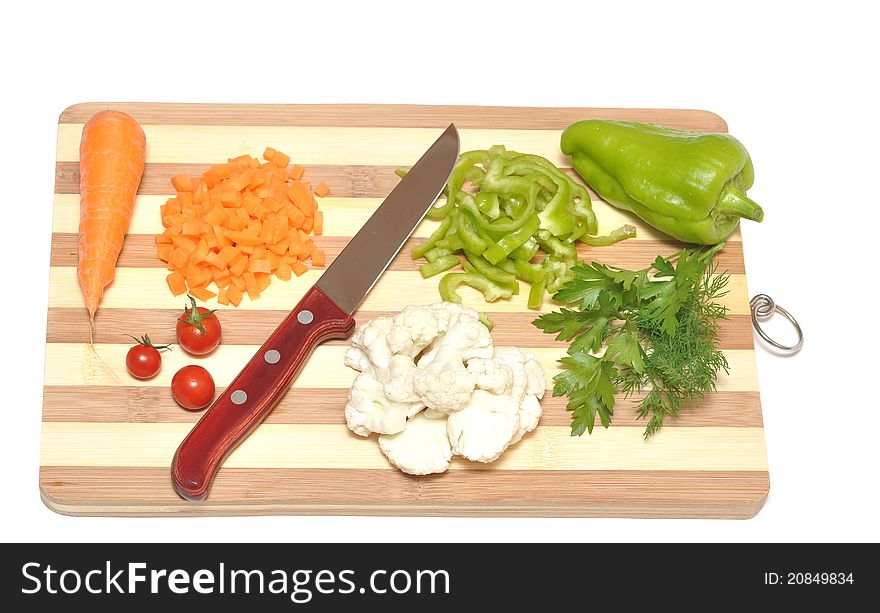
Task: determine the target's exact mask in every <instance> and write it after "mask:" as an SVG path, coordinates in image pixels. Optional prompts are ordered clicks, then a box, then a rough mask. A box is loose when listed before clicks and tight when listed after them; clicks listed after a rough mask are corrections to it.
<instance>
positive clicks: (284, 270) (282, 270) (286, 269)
mask: <svg viewBox="0 0 880 613" xmlns="http://www.w3.org/2000/svg"><path fill="white" fill-rule="evenodd" d="M292 272H293V271H292V270H291V269H290V264H287V263H282V264H279V265H278V268H276V269H275V276H276V277H278V278H279V279H281V280H282V281H290V275H291V273H292Z"/></svg>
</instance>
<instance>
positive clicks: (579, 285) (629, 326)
mask: <svg viewBox="0 0 880 613" xmlns="http://www.w3.org/2000/svg"><path fill="white" fill-rule="evenodd" d="M723 246H724V244H723V243H721V244H718V245H715V246H713V247H704V248H691V249H683V250H682V251H680V252H678V253H676V254H674V255H672V256H669V257H667V258H664V257H661V256H658V257H657V259H656V260H654V263H653V264H652V265H651V266H648V267H647V268H643V269H642V270H637V271H630V270H624V269H622V268H616V267H614V266H608V265H605V264H599V263H596V262H593V263H591V264H585V263H581V264H578V265H576V266H574V267H573V268H572V270H571V271H572V273H573V275H574V276H573V278H572V279H571V280H570V281H568V282H567V283H566V284H565V285H564V286H563V287H562V288H561V289H560V290H559V291H558V292H557V293H556V294H555V295H554V297H553V298H554V299H555V300H556V301H558V302H561V303H565V304H568V305H576V306H577V308H561V309H559V310H558V311H554V312H552V313H547V314H545V315H542V316H541V317H540V318H538V319H536V320H535V321H534V322H533V323H534V325H535V326H537V327H538V328H540V329H541V330H543V331H544V332H546V333H547V334H555V335H556V339H557V340H561V341H569V342H570V345H569V347H568V355H567V356H566V357H564V358H562V359H561V360H560V362H562V363H563V364H564V365H565V366H566V367H567V368H566V369H565V370H564V371H563V372H561V373H559V374H558V375H556V377H554V381H555V385H554V387H553V395H554V396H567V397H568V404H567V408H568V410H569V411H571V413H572V422H571V433H572V436H580V435H582V434H583V433H584V432H589V433H592V432H593V427H594V426H595V423H596V417H598V418H599V421H600V422H601V424H602V425H603V426H604V427H606V428H607V427H608V426H609V425H610V424H611V419H612V417H613V415H614V403H615V401H614V396H615V394H617V393H622V394H623V395H624V396H625V397H627V398H630V397H633V396H636V395H639V396H641V397H640V398H639V399H638V400H636V410H637V411H638V416H639V418H640V419H647V424H646V426H645V438H647V437H649V436H650V435H652V434H654V433H655V432H656V431H657V430H659V429H660V428H661V427H662V426H663V420H664V419H665V418H666V417H667V416H672V417H676V416H677V415H678V413H679V411H680V410H681V408H682V407H684V406H687V405H690V404H693V403H695V402H696V401H698V400H700V399H701V398H702V397H703V396H704V395H705V394H706V393H707V392H711V391H714V390H715V380H716V378H717V376H718V372H719V371H720V370H722V369H723V370H724V371H725V372H727V370H728V364H727V360H726V358H725V357H724V354H723V353H722V352H721V351H720V350H719V349H718V323H719V321H720V320H722V319H727V307H725V306H723V305H721V304H718V303H717V302H716V299H718V298H720V297H722V296H724V295H725V294H726V293H727V290H726V287H727V283H728V280H729V275H728V274H727V273H723V274H718V273H717V270H716V265H715V261H714V260H715V254H716V253H717V252H718V251H719V250H720V249H721V248H722V247H723ZM603 350H604V351H603ZM642 392H645V393H644V395H642Z"/></svg>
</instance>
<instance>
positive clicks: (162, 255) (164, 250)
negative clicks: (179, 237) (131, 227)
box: [156, 243, 174, 262]
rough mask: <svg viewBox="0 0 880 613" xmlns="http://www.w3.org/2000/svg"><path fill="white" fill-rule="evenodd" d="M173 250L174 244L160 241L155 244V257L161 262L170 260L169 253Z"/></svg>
mask: <svg viewBox="0 0 880 613" xmlns="http://www.w3.org/2000/svg"><path fill="white" fill-rule="evenodd" d="M173 252H174V246H173V245H170V244H168V243H160V244H158V245H156V257H158V258H159V259H160V260H162V261H163V262H169V261H171V254H172V253H173Z"/></svg>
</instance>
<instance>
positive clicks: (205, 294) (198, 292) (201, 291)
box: [189, 287, 217, 302]
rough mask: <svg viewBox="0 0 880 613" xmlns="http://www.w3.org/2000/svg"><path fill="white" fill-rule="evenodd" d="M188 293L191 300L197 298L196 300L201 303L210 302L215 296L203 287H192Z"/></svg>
mask: <svg viewBox="0 0 880 613" xmlns="http://www.w3.org/2000/svg"><path fill="white" fill-rule="evenodd" d="M189 293H190V296H192V297H193V298H197V299H199V300H201V301H202V302H205V301H207V300H210V299H211V298H213V297H214V296H216V295H217V294H215V293H214V292H212V291H211V290H209V289H205V288H204V287H192V288H190V290H189Z"/></svg>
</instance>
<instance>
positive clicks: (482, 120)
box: [58, 102, 727, 132]
mask: <svg viewBox="0 0 880 613" xmlns="http://www.w3.org/2000/svg"><path fill="white" fill-rule="evenodd" d="M108 108H109V109H116V110H119V111H124V112H126V113H129V114H130V115H132V116H133V117H134V118H135V119H137V120H138V121H139V122H140V123H142V124H156V125H222V126H235V125H237V126H308V127H313V126H318V127H320V126H336V127H365V128H377V127H382V128H385V127H388V128H445V127H446V126H447V125H448V124H449V123H450V122H454V123H455V125H456V126H457V127H459V128H464V129H469V128H475V129H491V128H496V129H503V130H562V129H564V128H565V127H566V126H568V125H569V124H571V123H573V122H575V121H578V120H581V119H590V118H597V119H619V120H624V121H645V117H646V116H649V117H651V121H654V122H656V123H661V124H663V125H666V126H669V127H672V128H680V129H685V130H701V131H709V130H714V131H721V132H726V131H727V124H726V123H725V122H724V120H723V119H721V118H720V117H719V116H718V115H716V114H715V113H711V112H709V111H692V110H681V109H614V108H608V109H595V108H571V107H569V108H535V107H504V106H482V107H480V106H477V107H475V106H426V105H404V104H401V105H376V104H251V105H243V104H180V103H178V104H143V103H136V102H135V103H131V102H91V103H82V104H76V105H73V106H71V107H69V108H67V109H65V110H64V111H63V112H62V113H61V116H60V117H59V119H58V123H85V122H86V121H88V119H89V118H90V117H91V116H92V115H94V114H95V113H97V112H99V111H102V110H105V109H108Z"/></svg>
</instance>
